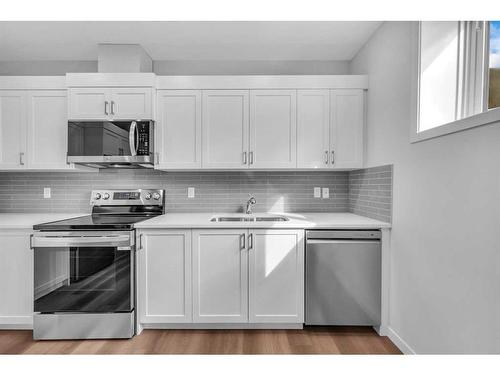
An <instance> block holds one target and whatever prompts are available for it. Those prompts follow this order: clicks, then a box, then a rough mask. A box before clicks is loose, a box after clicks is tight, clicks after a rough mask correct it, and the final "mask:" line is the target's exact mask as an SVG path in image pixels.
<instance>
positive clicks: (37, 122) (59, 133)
mask: <svg viewBox="0 0 500 375" xmlns="http://www.w3.org/2000/svg"><path fill="white" fill-rule="evenodd" d="M27 104H28V111H27V114H28V122H27V124H28V127H27V133H28V138H27V139H28V148H27V149H28V152H27V155H26V159H27V168H30V169H70V168H71V166H70V165H69V164H67V163H66V153H67V145H68V121H67V118H66V112H67V107H66V106H67V98H66V90H46V91H43V90H39V91H30V92H29V93H28V100H27Z"/></svg>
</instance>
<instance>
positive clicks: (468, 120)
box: [410, 21, 500, 143]
mask: <svg viewBox="0 0 500 375" xmlns="http://www.w3.org/2000/svg"><path fill="white" fill-rule="evenodd" d="M465 26H466V22H464V21H460V27H462V28H463V27H465ZM420 27H421V22H420V21H419V22H413V25H412V32H411V43H410V47H411V52H412V53H411V72H412V79H411V111H410V112H411V124H410V142H411V143H415V142H420V141H424V140H426V139H431V138H435V137H440V136H443V135H446V134H452V133H456V132H459V131H463V130H466V129H471V128H474V127H477V126H482V125H487V124H491V123H494V122H497V121H500V107H498V108H493V109H489V110H488V100H487V98H488V84H489V80H488V72H489V61H488V57H489V23H488V21H485V22H484V23H483V25H482V27H481V31H480V33H478V34H476V38H475V41H473V42H471V43H467V46H468V47H470V46H472V47H473V48H474V49H476V48H478V45H479V48H481V51H479V52H476V51H474V54H471V53H470V52H471V51H470V48H466V49H465V51H464V53H461V54H460V58H461V59H463V60H462V61H461V63H462V65H461V66H460V61H459V62H457V63H458V64H459V71H460V72H461V74H463V75H464V76H463V77H464V78H463V80H462V81H461V82H460V84H458V85H457V90H458V97H459V98H460V100H461V101H462V104H461V105H460V111H461V113H462V115H464V113H465V115H467V114H469V113H471V112H473V111H478V110H481V111H482V112H479V113H476V114H472V115H468V116H467V117H464V118H461V119H458V120H455V121H452V122H449V123H445V124H442V125H439V126H436V127H434V128H431V129H427V130H423V131H419V122H420V121H419V120H420V118H419V117H420V30H421V28H420ZM469 27H471V25H469ZM460 37H462V35H460ZM478 40H479V41H480V43H478ZM483 47H484V48H483ZM471 66H472V67H473V69H474V70H473V71H471V69H470V68H471ZM464 68H465V71H463V70H464ZM478 78H479V80H478ZM464 83H465V84H464ZM457 112H458V107H457Z"/></svg>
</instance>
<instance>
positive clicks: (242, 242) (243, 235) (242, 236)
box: [240, 233, 247, 250]
mask: <svg viewBox="0 0 500 375" xmlns="http://www.w3.org/2000/svg"><path fill="white" fill-rule="evenodd" d="M246 247H247V245H246V241H245V233H243V234H242V235H241V236H240V250H245V248H246Z"/></svg>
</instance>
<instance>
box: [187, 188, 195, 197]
mask: <svg viewBox="0 0 500 375" xmlns="http://www.w3.org/2000/svg"><path fill="white" fill-rule="evenodd" d="M188 198H194V187H188Z"/></svg>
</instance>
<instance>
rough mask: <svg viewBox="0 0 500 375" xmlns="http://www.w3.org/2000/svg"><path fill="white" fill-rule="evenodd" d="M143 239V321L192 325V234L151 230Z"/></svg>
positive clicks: (141, 291) (141, 254)
mask: <svg viewBox="0 0 500 375" xmlns="http://www.w3.org/2000/svg"><path fill="white" fill-rule="evenodd" d="M140 236H141V237H142V238H141V239H140V243H141V244H142V248H141V249H140V250H139V251H138V257H139V270H138V273H139V285H138V290H139V296H138V297H139V298H138V299H139V309H140V311H139V322H140V323H190V322H192V298H191V231H190V230H185V231H179V230H169V231H165V230H162V231H157V232H153V231H150V232H149V231H148V232H143V233H141V234H140Z"/></svg>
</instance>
